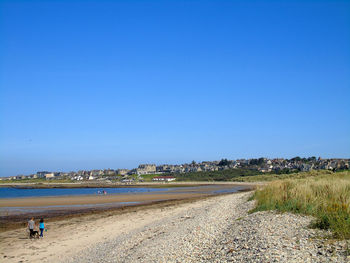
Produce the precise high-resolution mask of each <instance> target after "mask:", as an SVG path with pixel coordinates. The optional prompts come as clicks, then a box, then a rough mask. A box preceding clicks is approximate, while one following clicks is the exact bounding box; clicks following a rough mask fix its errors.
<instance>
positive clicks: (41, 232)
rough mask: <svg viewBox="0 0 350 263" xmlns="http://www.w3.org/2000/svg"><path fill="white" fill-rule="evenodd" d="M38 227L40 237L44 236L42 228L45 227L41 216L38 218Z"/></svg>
mask: <svg viewBox="0 0 350 263" xmlns="http://www.w3.org/2000/svg"><path fill="white" fill-rule="evenodd" d="M39 229H40V237H44V235H43V232H44V229H45V225H44V219H43V218H41V219H40V224H39Z"/></svg>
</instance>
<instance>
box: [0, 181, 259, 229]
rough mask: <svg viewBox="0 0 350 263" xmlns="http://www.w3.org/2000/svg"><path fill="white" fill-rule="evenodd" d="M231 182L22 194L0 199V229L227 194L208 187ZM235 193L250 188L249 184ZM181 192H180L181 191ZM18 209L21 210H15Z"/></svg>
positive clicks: (249, 189)
mask: <svg viewBox="0 0 350 263" xmlns="http://www.w3.org/2000/svg"><path fill="white" fill-rule="evenodd" d="M232 187H234V185H230V187H228V186H227V185H226V186H225V185H221V186H219V187H216V186H215V188H214V186H212V187H206V188H205V190H206V191H207V192H204V191H203V189H201V188H198V189H191V190H185V191H184V190H180V189H175V190H171V191H161V192H151V193H137V194H114V195H113V194H110V195H105V196H99V195H77V196H54V197H52V196H51V197H24V198H23V197H21V198H1V199H0V209H1V210H0V211H1V213H0V232H4V231H7V230H9V229H16V228H20V227H23V226H24V225H25V224H26V222H27V221H28V218H30V217H32V216H34V217H35V218H46V219H50V220H51V221H59V220H62V219H63V218H65V217H69V218H73V217H81V216H84V215H91V214H99V213H102V214H103V213H105V212H110V213H115V212H116V211H119V210H120V211H123V210H125V209H126V208H127V207H132V208H136V207H137V208H138V209H139V207H143V206H144V207H146V206H152V205H157V204H161V203H167V202H170V203H171V202H175V203H176V202H178V201H181V202H182V201H186V200H189V201H191V200H199V199H202V198H207V197H210V196H218V195H224V194H228V193H225V192H223V193H216V194H215V193H210V192H209V191H210V190H213V189H214V190H218V189H221V190H225V189H232ZM241 187H242V188H241V189H236V190H237V192H244V191H251V190H252V189H254V187H253V186H252V185H250V186H246V187H244V188H243V186H241ZM181 191H182V192H181ZM18 211H20V212H18Z"/></svg>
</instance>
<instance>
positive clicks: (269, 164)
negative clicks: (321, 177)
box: [0, 157, 350, 182]
mask: <svg viewBox="0 0 350 263" xmlns="http://www.w3.org/2000/svg"><path fill="white" fill-rule="evenodd" d="M349 167H350V159H322V158H320V157H319V158H316V157H309V158H300V157H294V158H292V159H283V158H276V159H268V158H258V159H238V160H228V159H222V160H220V161H203V162H198V163H197V162H195V161H192V162H191V163H185V164H177V165H172V164H162V165H155V164H140V165H139V166H138V167H137V168H134V169H100V170H80V171H76V172H74V171H72V172H52V171H39V172H37V173H35V174H30V175H17V176H10V177H0V180H26V179H46V180H52V179H55V180H63V179H64V180H72V181H84V180H86V181H91V180H99V181H101V180H116V179H117V180H120V181H122V182H130V181H134V180H139V181H142V179H143V177H142V176H145V175H148V176H149V175H154V177H153V181H172V180H175V179H176V174H186V173H196V172H213V171H222V170H229V169H249V170H253V171H257V172H258V173H276V174H280V173H289V172H298V171H301V172H307V171H311V170H332V171H338V170H349Z"/></svg>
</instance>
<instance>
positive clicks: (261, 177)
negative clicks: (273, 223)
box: [231, 170, 333, 182]
mask: <svg viewBox="0 0 350 263" xmlns="http://www.w3.org/2000/svg"><path fill="white" fill-rule="evenodd" d="M329 174H333V172H332V171H328V170H319V171H315V170H313V171H310V172H296V173H289V174H274V173H265V174H257V175H253V176H242V177H235V178H232V180H231V181H235V182H271V181H276V180H285V179H302V178H309V177H316V176H320V175H329Z"/></svg>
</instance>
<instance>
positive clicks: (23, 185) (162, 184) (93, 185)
mask: <svg viewBox="0 0 350 263" xmlns="http://www.w3.org/2000/svg"><path fill="white" fill-rule="evenodd" d="M262 184H266V182H253V183H252V182H231V181H215V182H206V181H188V182H187V181H186V182H137V183H132V184H131V183H120V182H118V183H114V182H110V183H106V182H102V183H101V182H81V183H80V182H75V183H57V182H54V183H50V182H40V183H36V182H35V183H19V182H16V183H0V189H1V188H5V187H14V188H20V189H27V188H29V189H40V188H47V189H50V188H117V187H118V188H119V187H120V188H131V187H153V188H166V187H191V186H205V185H243V186H246V185H247V186H254V185H262Z"/></svg>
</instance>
